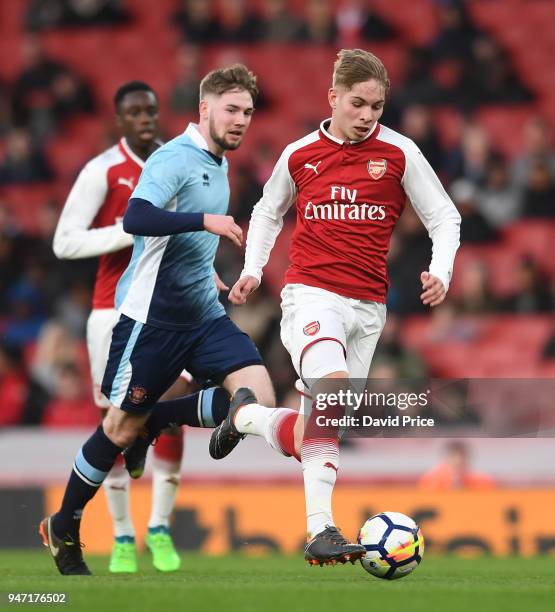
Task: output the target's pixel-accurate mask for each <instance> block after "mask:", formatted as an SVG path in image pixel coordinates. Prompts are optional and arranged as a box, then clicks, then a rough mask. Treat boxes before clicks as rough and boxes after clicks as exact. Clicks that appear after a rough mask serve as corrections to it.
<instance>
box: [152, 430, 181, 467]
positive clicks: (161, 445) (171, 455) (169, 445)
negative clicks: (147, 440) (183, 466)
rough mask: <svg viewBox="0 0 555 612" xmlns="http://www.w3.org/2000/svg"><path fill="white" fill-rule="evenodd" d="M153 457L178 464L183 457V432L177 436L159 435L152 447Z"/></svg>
mask: <svg viewBox="0 0 555 612" xmlns="http://www.w3.org/2000/svg"><path fill="white" fill-rule="evenodd" d="M154 455H155V456H156V457H158V458H159V459H165V460H166V461H171V462H172V463H178V462H179V461H181V457H182V456H183V430H181V431H180V432H179V433H178V434H177V435H172V434H164V433H163V434H161V435H160V437H159V438H158V442H156V444H155V445H154Z"/></svg>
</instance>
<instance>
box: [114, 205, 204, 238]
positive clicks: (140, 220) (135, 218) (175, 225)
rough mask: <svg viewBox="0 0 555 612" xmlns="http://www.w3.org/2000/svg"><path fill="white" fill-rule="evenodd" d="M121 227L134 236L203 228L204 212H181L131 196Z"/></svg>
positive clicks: (192, 230)
mask: <svg viewBox="0 0 555 612" xmlns="http://www.w3.org/2000/svg"><path fill="white" fill-rule="evenodd" d="M123 229H124V230H125V231H126V232H129V233H130V234H134V235H136V236H171V235H173V234H183V233H185V232H201V231H202V230H204V213H181V212H173V211H169V210H164V209H162V208H157V207H156V206H154V205H153V204H152V203H151V202H149V201H147V200H143V199H141V198H131V199H130V200H129V206H128V207H127V211H126V213H125V217H124V218H123Z"/></svg>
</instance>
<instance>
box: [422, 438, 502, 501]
mask: <svg viewBox="0 0 555 612" xmlns="http://www.w3.org/2000/svg"><path fill="white" fill-rule="evenodd" d="M418 486H419V487H421V488H422V489H431V490H436V491H445V490H448V489H490V488H493V487H494V486H495V481H494V479H493V478H492V477H491V476H489V475H487V474H483V473H481V472H478V471H476V470H474V469H472V467H471V460H470V450H469V448H468V446H467V445H466V444H464V443H463V442H459V441H457V440H453V441H450V442H448V443H447V444H446V445H445V448H444V450H443V460H442V461H441V462H440V463H439V464H438V465H436V466H435V467H433V468H431V469H430V470H428V471H427V472H425V473H424V474H423V475H422V476H421V477H420V479H419V481H418Z"/></svg>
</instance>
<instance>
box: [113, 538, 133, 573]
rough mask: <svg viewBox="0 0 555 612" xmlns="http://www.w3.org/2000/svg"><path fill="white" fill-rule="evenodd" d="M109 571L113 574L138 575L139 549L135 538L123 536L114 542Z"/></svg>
mask: <svg viewBox="0 0 555 612" xmlns="http://www.w3.org/2000/svg"><path fill="white" fill-rule="evenodd" d="M108 569H109V570H110V572H112V574H136V573H137V571H138V569H139V568H138V566H137V547H136V546H135V538H132V537H130V536H121V537H119V538H116V539H115V540H114V545H113V547H112V556H111V557H110V565H109V566H108Z"/></svg>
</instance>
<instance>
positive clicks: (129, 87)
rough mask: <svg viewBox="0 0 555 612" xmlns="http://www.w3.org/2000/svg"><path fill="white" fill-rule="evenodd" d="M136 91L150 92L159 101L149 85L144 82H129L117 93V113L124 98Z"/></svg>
mask: <svg viewBox="0 0 555 612" xmlns="http://www.w3.org/2000/svg"><path fill="white" fill-rule="evenodd" d="M134 91H149V92H150V93H152V94H154V97H155V98H156V99H157V100H158V96H157V95H156V92H155V91H154V89H152V87H151V86H150V85H149V84H148V83H145V82H144V81H128V82H127V83H124V84H123V85H122V86H121V87H120V88H119V89H118V90H117V91H116V94H115V96H114V106H115V108H116V112H117V110H118V109H119V105H120V104H121V102H122V100H123V98H125V96H126V95H127V94H128V93H132V92H134Z"/></svg>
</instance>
